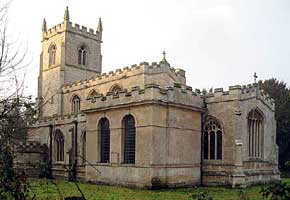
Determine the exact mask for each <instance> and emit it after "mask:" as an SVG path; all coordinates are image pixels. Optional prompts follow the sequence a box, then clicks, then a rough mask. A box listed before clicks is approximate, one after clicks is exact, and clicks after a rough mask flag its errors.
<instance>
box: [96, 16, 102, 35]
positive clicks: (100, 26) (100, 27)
mask: <svg viewBox="0 0 290 200" xmlns="http://www.w3.org/2000/svg"><path fill="white" fill-rule="evenodd" d="M97 31H98V32H99V33H100V32H102V31H103V25H102V19H101V18H99V23H98V29H97Z"/></svg>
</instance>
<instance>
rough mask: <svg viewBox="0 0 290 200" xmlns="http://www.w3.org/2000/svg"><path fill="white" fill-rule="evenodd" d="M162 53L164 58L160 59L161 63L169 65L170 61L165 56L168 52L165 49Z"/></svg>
mask: <svg viewBox="0 0 290 200" xmlns="http://www.w3.org/2000/svg"><path fill="white" fill-rule="evenodd" d="M162 54H163V58H162V60H161V61H160V63H163V64H167V65H169V63H168V62H167V60H166V58H165V56H166V52H165V51H163V52H162ZM169 66H170V65H169Z"/></svg>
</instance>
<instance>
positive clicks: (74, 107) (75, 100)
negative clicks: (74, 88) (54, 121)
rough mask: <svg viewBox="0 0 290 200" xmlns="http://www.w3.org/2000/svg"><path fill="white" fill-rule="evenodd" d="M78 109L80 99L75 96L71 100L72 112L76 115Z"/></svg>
mask: <svg viewBox="0 0 290 200" xmlns="http://www.w3.org/2000/svg"><path fill="white" fill-rule="evenodd" d="M80 108H81V99H80V98H79V97H78V96H77V95H75V96H74V97H73V98H72V112H73V113H78V112H80Z"/></svg>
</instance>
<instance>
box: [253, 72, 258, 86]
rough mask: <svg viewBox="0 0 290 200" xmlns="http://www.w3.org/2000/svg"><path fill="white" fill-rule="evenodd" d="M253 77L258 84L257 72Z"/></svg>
mask: <svg viewBox="0 0 290 200" xmlns="http://www.w3.org/2000/svg"><path fill="white" fill-rule="evenodd" d="M253 77H254V83H256V82H257V78H258V76H257V74H256V72H255V73H254V76H253Z"/></svg>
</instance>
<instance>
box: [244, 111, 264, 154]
mask: <svg viewBox="0 0 290 200" xmlns="http://www.w3.org/2000/svg"><path fill="white" fill-rule="evenodd" d="M263 121H264V118H263V116H262V114H261V113H260V112H259V111H258V110H253V111H251V112H250V113H249V115H248V136H249V138H248V139H249V140H248V147H249V148H248V151H249V157H252V158H260V157H262V153H263Z"/></svg>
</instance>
